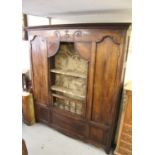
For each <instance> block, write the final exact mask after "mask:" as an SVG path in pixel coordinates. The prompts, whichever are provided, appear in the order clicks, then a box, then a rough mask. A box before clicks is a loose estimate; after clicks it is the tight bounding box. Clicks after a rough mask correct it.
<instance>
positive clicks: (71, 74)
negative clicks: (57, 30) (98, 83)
mask: <svg viewBox="0 0 155 155" xmlns="http://www.w3.org/2000/svg"><path fill="white" fill-rule="evenodd" d="M50 61H51V64H50V70H49V71H50V76H51V87H50V89H51V91H52V98H53V99H52V105H53V106H54V107H57V108H59V109H63V110H66V111H69V112H72V113H75V114H78V115H84V113H85V111H84V109H85V107H86V94H87V92H86V91H87V74H88V73H87V70H88V61H87V60H84V59H83V58H81V57H80V55H79V53H77V52H76V51H75V49H74V43H68V42H67V43H64V42H63V43H60V48H59V51H58V52H57V54H56V55H54V56H53V57H51V60H50Z"/></svg>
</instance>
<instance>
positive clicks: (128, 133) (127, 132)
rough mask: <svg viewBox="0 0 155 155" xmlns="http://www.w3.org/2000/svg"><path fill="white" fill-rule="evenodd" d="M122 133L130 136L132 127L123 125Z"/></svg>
mask: <svg viewBox="0 0 155 155" xmlns="http://www.w3.org/2000/svg"><path fill="white" fill-rule="evenodd" d="M122 133H125V134H127V135H130V136H132V127H130V126H127V125H124V126H123V131H122Z"/></svg>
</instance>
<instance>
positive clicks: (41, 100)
mask: <svg viewBox="0 0 155 155" xmlns="http://www.w3.org/2000/svg"><path fill="white" fill-rule="evenodd" d="M31 61H32V77H33V92H34V99H35V101H36V102H37V103H38V104H44V105H47V104H48V70H47V69H48V65H47V46H46V40H44V39H42V38H41V37H37V36H36V37H35V38H34V39H33V40H32V41H31Z"/></svg>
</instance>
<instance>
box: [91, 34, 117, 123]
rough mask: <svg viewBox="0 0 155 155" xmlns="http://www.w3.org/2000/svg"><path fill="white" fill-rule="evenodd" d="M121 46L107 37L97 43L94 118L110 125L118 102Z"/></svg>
mask: <svg viewBox="0 0 155 155" xmlns="http://www.w3.org/2000/svg"><path fill="white" fill-rule="evenodd" d="M119 57H120V46H119V44H117V43H115V42H113V40H112V38H110V37H107V38H105V39H104V40H102V42H100V43H98V44H97V52H96V64H95V78H94V96H93V108H92V120H93V121H95V122H99V123H104V124H106V125H110V124H111V123H112V117H113V114H112V113H113V110H112V109H113V106H114V105H115V104H116V102H117V101H115V95H116V94H117V92H116V90H117V89H116V87H117V74H118V62H119Z"/></svg>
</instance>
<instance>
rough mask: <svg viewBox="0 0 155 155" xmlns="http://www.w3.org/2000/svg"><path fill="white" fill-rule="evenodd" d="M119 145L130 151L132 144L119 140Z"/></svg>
mask: <svg viewBox="0 0 155 155" xmlns="http://www.w3.org/2000/svg"><path fill="white" fill-rule="evenodd" d="M120 147H123V148H125V149H127V150H130V151H132V145H131V144H129V143H126V142H124V141H120Z"/></svg>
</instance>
